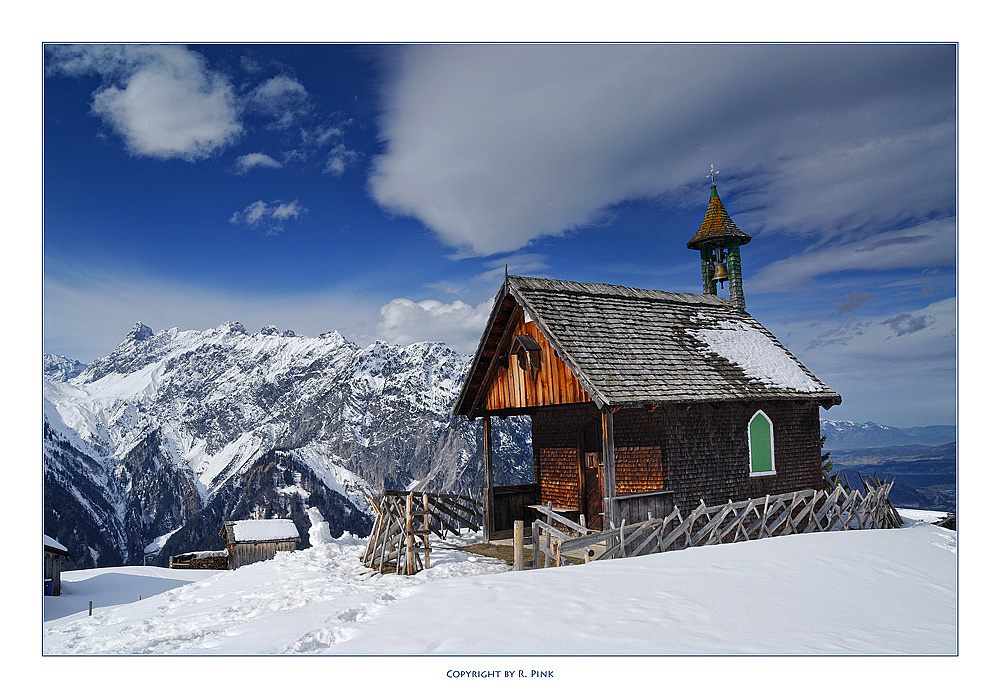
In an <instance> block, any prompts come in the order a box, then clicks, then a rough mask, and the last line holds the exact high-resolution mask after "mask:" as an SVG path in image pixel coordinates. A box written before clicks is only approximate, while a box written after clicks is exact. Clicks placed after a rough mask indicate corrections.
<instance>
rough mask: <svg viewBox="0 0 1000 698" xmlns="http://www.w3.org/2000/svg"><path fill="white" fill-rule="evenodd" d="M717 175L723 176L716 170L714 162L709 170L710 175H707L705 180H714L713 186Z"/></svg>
mask: <svg viewBox="0 0 1000 698" xmlns="http://www.w3.org/2000/svg"><path fill="white" fill-rule="evenodd" d="M717 174H722V173H721V172H719V171H718V170H717V169H715V163H714V162H713V163H712V165H711V166H710V167H709V169H708V174H707V175H705V179H711V180H712V184H715V175H717Z"/></svg>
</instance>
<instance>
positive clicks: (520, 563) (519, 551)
mask: <svg viewBox="0 0 1000 698" xmlns="http://www.w3.org/2000/svg"><path fill="white" fill-rule="evenodd" d="M523 569H524V522H523V521H520V520H517V521H515V522H514V570H515V571H516V572H519V571H521V570H523Z"/></svg>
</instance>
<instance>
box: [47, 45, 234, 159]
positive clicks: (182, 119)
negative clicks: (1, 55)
mask: <svg viewBox="0 0 1000 698" xmlns="http://www.w3.org/2000/svg"><path fill="white" fill-rule="evenodd" d="M48 58H49V62H48V66H47V69H48V70H49V72H50V74H59V73H63V74H69V75H83V74H88V73H97V74H99V75H100V76H101V77H102V78H103V80H104V84H102V86H101V87H100V88H98V89H97V90H96V91H95V92H94V94H93V102H92V103H91V108H92V110H93V112H94V114H96V115H97V116H99V117H100V118H101V119H103V120H104V121H105V122H106V123H107V124H108V125H109V126H111V128H112V129H114V131H115V132H117V133H118V134H119V135H120V136H121V137H122V139H123V140H124V141H125V144H126V146H127V147H128V149H129V150H130V151H131V152H132V153H134V154H136V155H141V156H147V157H154V158H160V159H170V158H179V159H182V160H187V161H194V160H198V159H201V158H206V157H209V156H210V155H213V154H214V153H216V152H217V151H218V150H219V149H221V148H223V147H224V146H226V145H228V144H230V143H232V142H233V141H234V140H235V139H236V138H237V137H238V136H239V135H240V133H241V132H242V126H241V124H240V121H239V117H238V113H237V108H236V98H235V95H234V92H233V88H232V86H231V85H230V83H229V80H228V79H227V78H226V77H225V76H224V75H222V74H221V73H218V72H215V71H212V70H210V69H209V68H208V66H207V64H206V62H205V60H204V58H203V57H202V56H201V55H200V54H198V53H196V52H194V51H191V50H189V49H186V48H184V47H182V46H172V45H171V46H132V45H129V46H103V45H101V46H90V45H84V46H62V47H54V48H53V49H52V50H51V51H50V52H49V56H48Z"/></svg>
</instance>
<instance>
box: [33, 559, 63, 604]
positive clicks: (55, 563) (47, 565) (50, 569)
mask: <svg viewBox="0 0 1000 698" xmlns="http://www.w3.org/2000/svg"><path fill="white" fill-rule="evenodd" d="M43 557H44V558H45V562H44V569H43V570H42V577H43V579H51V580H52V593H53V595H55V596H59V595H60V594H61V593H62V566H63V556H62V555H56V554H54V553H50V552H48V551H44V550H43ZM35 569H38V568H37V567H36V568H35Z"/></svg>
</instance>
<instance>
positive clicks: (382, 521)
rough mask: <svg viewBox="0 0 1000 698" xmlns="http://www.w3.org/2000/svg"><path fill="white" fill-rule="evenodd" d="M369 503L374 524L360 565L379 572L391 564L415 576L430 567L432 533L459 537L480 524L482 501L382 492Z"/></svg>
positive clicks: (468, 498) (439, 535) (438, 495)
mask: <svg viewBox="0 0 1000 698" xmlns="http://www.w3.org/2000/svg"><path fill="white" fill-rule="evenodd" d="M368 504H369V505H370V506H371V507H372V509H373V510H374V511H375V523H374V524H372V531H371V534H369V536H368V545H367V546H366V547H365V552H364V554H363V555H362V556H361V562H362V563H363V564H364V565H365V566H366V567H371V568H372V569H374V570H376V571H378V572H381V571H382V570H383V568H384V566H385V565H391V566H394V567H395V570H396V572H397V573H401V574H415V573H417V572H419V571H420V570H421V569H424V568H426V567H428V566H429V565H430V553H431V534H433V535H435V536H437V537H438V538H440V539H442V540H444V539H445V538H446V537H447V535H448V533H449V532H451V533H453V534H455V535H456V536H458V535H461V533H462V529H463V528H465V529H468V530H470V531H478V530H480V529H481V528H482V525H483V505H482V502H481V501H480V500H477V499H475V498H473V497H468V496H465V495H461V494H442V493H440V492H409V491H406V490H385V491H383V492H382V495H381V496H380V497H379V500H378V501H377V502H376V501H375V500H372V499H369V500H368ZM421 553H422V555H421Z"/></svg>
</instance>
